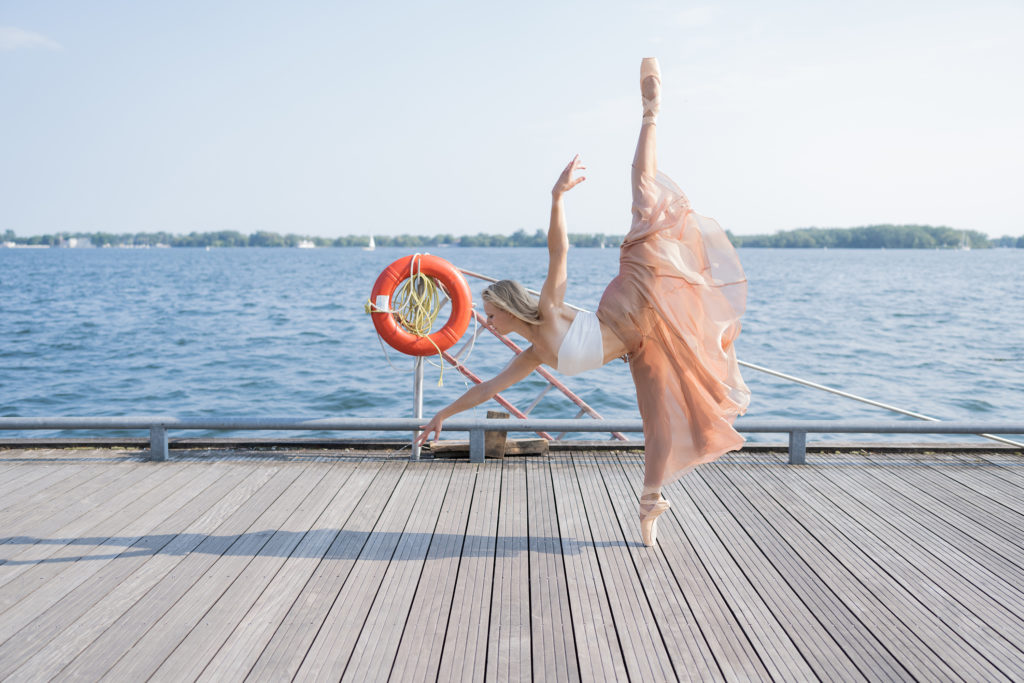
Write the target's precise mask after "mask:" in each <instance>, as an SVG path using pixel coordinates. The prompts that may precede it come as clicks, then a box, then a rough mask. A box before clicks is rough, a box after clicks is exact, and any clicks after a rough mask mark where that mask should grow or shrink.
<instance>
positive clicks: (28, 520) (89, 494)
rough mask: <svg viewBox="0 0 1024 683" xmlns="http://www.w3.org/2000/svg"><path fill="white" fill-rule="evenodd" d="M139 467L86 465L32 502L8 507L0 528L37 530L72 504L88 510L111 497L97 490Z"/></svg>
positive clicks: (50, 487) (121, 478)
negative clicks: (16, 506) (102, 494)
mask: <svg viewBox="0 0 1024 683" xmlns="http://www.w3.org/2000/svg"><path fill="white" fill-rule="evenodd" d="M137 469H138V468H137V467H135V466H134V464H122V463H114V464H111V465H109V466H108V467H88V468H83V469H81V470H80V471H79V473H78V474H77V475H76V476H72V477H67V478H65V479H62V480H61V481H60V482H57V483H55V484H53V485H52V486H49V487H47V488H46V489H44V490H42V491H39V492H37V493H36V495H34V496H33V497H32V501H31V503H29V504H26V505H20V506H18V508H14V509H8V510H6V511H5V513H4V514H2V515H0V529H4V530H5V533H6V532H7V531H11V532H13V531H15V530H17V529H25V528H27V529H33V530H36V529H37V527H40V526H41V525H42V524H43V522H44V520H52V519H53V518H54V517H60V516H61V515H62V514H65V515H66V513H67V510H68V508H71V507H76V508H77V509H78V510H79V511H80V512H81V514H88V510H89V509H90V508H91V506H93V505H97V504H99V503H101V502H104V501H105V500H106V499H107V498H109V494H108V495H106V496H101V497H99V498H98V499H97V498H96V497H95V494H96V492H97V491H100V490H102V489H103V488H104V487H106V486H108V485H109V484H110V483H111V482H115V481H120V480H125V481H127V479H125V478H126V477H130V476H131V475H133V474H135V471H136V470H137ZM90 504H91V505H90ZM51 528H52V527H51ZM2 545H3V542H2V541H0V548H2Z"/></svg>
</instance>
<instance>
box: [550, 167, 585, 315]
mask: <svg viewBox="0 0 1024 683" xmlns="http://www.w3.org/2000/svg"><path fill="white" fill-rule="evenodd" d="M585 169H586V166H584V165H583V164H582V163H581V162H580V155H579V154H577V155H576V156H575V157H573V159H572V161H570V162H569V164H568V165H567V166H566V167H565V170H564V171H562V175H560V176H558V180H557V181H556V182H555V186H554V187H553V188H551V224H550V225H549V226H548V276H547V278H545V280H544V286H543V287H541V290H540V302H539V305H540V311H541V315H542V316H544V315H549V314H550V313H551V312H552V311H554V310H556V309H558V308H559V307H560V306H561V305H562V301H563V299H565V287H566V283H567V281H568V277H569V276H568V269H567V266H566V262H567V259H568V255H569V233H568V231H567V229H566V225H565V206H564V203H563V201H562V196H563V195H564V194H565V193H566V192H568V191H569V190H571V189H572V188H574V187H576V186H577V185H579V184H580V183H582V182H583V181H584V180H586V177H585V176H580V177H578V178H573V173H575V172H576V171H583V170H585Z"/></svg>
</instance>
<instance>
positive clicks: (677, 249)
mask: <svg viewBox="0 0 1024 683" xmlns="http://www.w3.org/2000/svg"><path fill="white" fill-rule="evenodd" d="M634 195H635V196H634V203H633V216H634V218H633V225H632V227H631V229H630V231H629V234H628V235H626V239H625V241H624V242H623V244H622V250H621V253H620V256H619V274H618V276H616V278H615V279H614V280H612V282H611V284H609V285H608V288H607V289H606V290H605V292H604V295H603V296H602V297H601V303H600V305H599V306H598V309H597V315H598V318H599V319H600V321H601V322H602V323H604V324H605V325H607V326H609V327H610V328H611V329H612V330H613V331H614V332H615V334H616V335H617V336H618V337H619V338H620V339H621V340H622V341H623V342H624V343H625V344H626V347H627V349H629V367H630V370H631V372H632V374H633V382H634V383H635V384H636V395H637V404H638V405H639V408H640V416H641V418H643V423H644V440H645V442H646V448H645V455H644V458H645V467H646V474H647V476H646V477H645V480H646V483H655V482H657V481H660V483H661V485H662V486H664V485H666V484H668V483H670V482H672V481H675V480H676V479H678V478H679V477H681V476H682V475H683V474H685V473H686V472H687V471H689V470H690V469H691V468H693V467H695V466H696V465H700V464H702V463H706V462H709V461H711V460H714V459H715V458H717V457H718V456H720V455H722V454H723V453H726V452H728V451H732V450H736V449H738V448H740V447H741V446H742V445H743V442H744V438H743V437H742V436H741V435H740V434H739V433H738V432H737V431H736V430H735V429H733V422H734V421H735V419H736V417H737V416H738V415H742V414H743V413H744V412H746V409H747V405H748V404H749V403H750V390H749V389H747V385H746V384H745V383H744V382H743V378H742V377H741V376H740V371H739V365H738V364H737V362H736V350H735V348H734V347H733V342H734V341H735V340H736V337H737V336H738V335H739V333H740V317H741V316H742V315H743V311H744V309H745V308H746V299H747V280H746V276H745V275H744V273H743V267H742V266H741V265H740V260H739V256H738V255H737V254H736V250H735V249H734V248H733V246H732V244H731V243H730V242H729V239H728V237H727V236H726V234H725V231H724V230H722V228H721V226H719V225H718V223H716V222H715V221H714V220H712V219H710V218H706V217H704V216H701V215H699V214H696V213H694V212H693V210H692V209H691V208H690V202H689V200H688V199H687V198H686V195H685V194H683V191H682V190H680V189H679V188H678V187H677V186H676V185H675V183H673V182H672V181H671V180H670V179H669V178H668V177H667V176H665V175H663V174H661V173H658V175H657V177H656V178H652V177H650V176H648V175H640V179H639V183H638V185H637V189H636V190H635V192H634Z"/></svg>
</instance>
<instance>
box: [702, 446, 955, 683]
mask: <svg viewBox="0 0 1024 683" xmlns="http://www.w3.org/2000/svg"><path fill="white" fill-rule="evenodd" d="M714 469H715V472H716V474H717V473H718V472H721V473H722V474H723V475H724V476H726V477H727V478H728V480H729V482H730V483H731V484H732V485H733V486H734V487H735V488H736V490H737V493H738V494H739V495H742V496H743V498H744V499H745V500H746V501H748V502H749V503H750V504H751V505H752V506H753V507H754V508H755V509H757V511H758V512H759V513H760V514H761V515H762V516H763V517H764V518H765V519H766V520H769V524H768V525H767V526H769V527H770V528H771V529H772V530H774V531H775V532H776V533H777V534H778V535H779V537H780V538H781V541H780V546H781V547H780V549H779V552H781V553H792V554H793V555H794V556H796V557H799V558H801V559H802V560H804V561H805V562H806V563H807V565H808V566H809V567H810V568H811V569H812V570H813V571H814V572H815V574H817V575H818V576H820V577H821V580H822V581H823V582H824V583H825V584H827V585H828V586H829V587H830V588H831V589H832V590H833V591H834V592H835V593H836V594H837V595H838V596H839V598H840V599H841V600H842V601H843V603H844V604H845V605H847V606H848V607H849V610H850V612H851V613H852V614H854V615H855V616H856V618H857V619H858V620H859V621H861V622H863V623H864V626H865V628H866V629H867V631H868V632H869V633H871V634H874V635H875V636H876V637H877V639H878V641H880V643H881V644H882V645H883V647H884V648H885V649H886V651H887V652H888V653H890V654H891V656H892V657H893V658H894V659H896V660H897V661H898V662H899V664H900V665H902V666H903V667H905V668H906V669H907V670H908V671H909V672H910V674H911V676H912V677H913V678H916V679H918V680H928V681H955V680H960V677H959V676H958V675H957V674H956V673H955V672H954V671H953V669H952V668H950V667H949V666H947V665H946V664H945V663H943V662H942V661H941V660H938V659H937V658H936V657H935V656H934V655H933V653H931V652H930V651H929V649H928V645H927V644H926V643H925V642H924V641H923V640H921V638H920V637H919V636H918V634H917V632H916V629H915V627H914V623H913V619H912V618H911V619H906V618H902V619H901V616H902V612H900V611H899V610H898V609H897V605H894V604H893V603H892V602H891V601H888V600H885V599H882V598H879V597H878V596H876V595H875V594H874V593H872V592H871V591H870V590H869V588H868V586H867V585H865V583H863V582H862V581H861V576H862V574H861V573H859V572H858V571H857V570H856V569H850V568H849V567H848V566H846V564H845V563H844V562H840V561H837V556H836V555H834V554H833V549H832V548H829V547H828V546H827V545H826V544H825V543H822V542H821V541H819V540H818V538H817V536H816V535H815V533H814V532H815V528H814V525H805V524H804V520H805V519H814V520H817V519H818V518H817V516H816V515H815V513H814V511H813V510H810V509H809V508H808V507H807V506H806V505H804V504H803V503H802V502H801V501H800V500H798V499H794V498H793V497H791V496H788V495H785V494H784V493H783V494H780V492H779V491H777V490H775V489H774V488H773V487H771V486H767V487H765V486H762V484H763V475H755V474H752V473H751V471H750V468H749V467H746V466H728V465H722V466H718V467H716V468H714ZM801 513H804V514H801ZM851 561H853V560H851ZM864 564H865V565H866V564H867V563H864ZM864 571H870V568H868V567H865V569H864ZM864 639H865V640H866V637H865V638H864ZM881 656H882V657H884V655H881ZM883 678H885V677H883ZM897 678H903V677H902V676H899V677H897Z"/></svg>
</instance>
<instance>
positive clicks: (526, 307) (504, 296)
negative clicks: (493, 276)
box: [481, 280, 540, 325]
mask: <svg viewBox="0 0 1024 683" xmlns="http://www.w3.org/2000/svg"><path fill="white" fill-rule="evenodd" d="M481 297H482V298H483V300H484V301H486V302H487V303H489V304H491V305H492V306H497V307H498V308H500V309H501V310H503V311H505V312H506V313H508V314H509V315H513V316H515V317H516V318H519V319H520V320H522V321H523V322H524V323H528V324H530V325H540V309H538V307H537V300H536V299H534V298H533V297H532V296H530V293H529V292H527V291H526V287H523V286H522V285H521V284H519V283H518V282H516V281H515V280H500V281H498V282H495V283H494V284H493V285H491V286H490V287H488V288H487V289H485V290H484V292H483V294H482V295H481Z"/></svg>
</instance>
